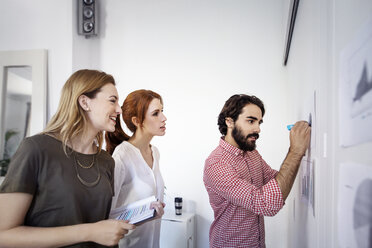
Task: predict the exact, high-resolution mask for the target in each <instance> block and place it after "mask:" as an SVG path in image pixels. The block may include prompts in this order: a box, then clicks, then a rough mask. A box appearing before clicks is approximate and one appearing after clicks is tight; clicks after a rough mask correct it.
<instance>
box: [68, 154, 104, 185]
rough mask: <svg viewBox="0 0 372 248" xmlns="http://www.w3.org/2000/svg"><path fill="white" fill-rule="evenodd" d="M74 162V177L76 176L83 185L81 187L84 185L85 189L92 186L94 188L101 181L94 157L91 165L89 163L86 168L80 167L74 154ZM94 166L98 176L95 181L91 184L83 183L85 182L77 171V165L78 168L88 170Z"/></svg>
mask: <svg viewBox="0 0 372 248" xmlns="http://www.w3.org/2000/svg"><path fill="white" fill-rule="evenodd" d="M74 161H75V171H76V176H77V178H78V179H79V181H80V183H81V184H83V185H85V186H87V187H93V186H96V185H97V184H98V182H99V180H100V179H101V172H100V171H99V167H98V163H95V155H94V156H93V161H92V163H91V164H90V165H88V166H84V165H82V164H81V163H80V162H79V161H78V160H77V158H76V155H75V153H74ZM94 164H95V165H96V168H97V174H98V176H97V179H96V180H95V181H93V182H87V181H85V180H84V179H83V178H82V177H81V176H80V174H79V171H78V165H79V166H80V167H82V168H84V169H89V168H91V167H93V165H94Z"/></svg>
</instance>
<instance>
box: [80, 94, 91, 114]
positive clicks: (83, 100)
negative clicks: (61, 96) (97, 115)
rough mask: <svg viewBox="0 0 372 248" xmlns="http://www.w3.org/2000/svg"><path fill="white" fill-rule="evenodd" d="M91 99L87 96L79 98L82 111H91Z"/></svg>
mask: <svg viewBox="0 0 372 248" xmlns="http://www.w3.org/2000/svg"><path fill="white" fill-rule="evenodd" d="M89 100H90V99H89V97H87V96H86V95H81V96H79V98H78V101H79V104H80V107H81V108H82V109H84V110H85V111H90V108H89Z"/></svg>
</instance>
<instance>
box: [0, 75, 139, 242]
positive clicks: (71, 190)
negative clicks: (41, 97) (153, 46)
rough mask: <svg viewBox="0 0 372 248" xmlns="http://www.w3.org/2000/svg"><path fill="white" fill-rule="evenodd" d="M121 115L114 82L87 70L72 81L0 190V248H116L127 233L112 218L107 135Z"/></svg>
mask: <svg viewBox="0 0 372 248" xmlns="http://www.w3.org/2000/svg"><path fill="white" fill-rule="evenodd" d="M120 113H121V109H120V106H119V104H118V93H117V90H116V87H115V81H114V78H113V77H112V76H111V75H108V74H106V73H104V72H100V71H95V70H80V71H77V72H75V73H74V74H72V75H71V76H70V78H69V79H68V80H67V82H66V83H65V85H64V87H63V89H62V94H61V99H60V103H59V107H58V110H57V112H56V114H55V115H54V116H53V117H52V119H51V120H50V122H49V123H48V125H47V127H46V129H45V130H44V132H42V133H41V134H38V135H34V136H32V137H29V138H26V139H25V140H23V141H22V143H21V145H20V146H19V148H18V150H17V152H16V153H15V155H14V156H13V158H12V161H11V163H10V166H9V171H8V174H7V176H6V178H5V180H4V182H3V183H2V185H1V186H0V247H12V248H14V247H28V248H29V247H38V248H40V247H63V246H68V247H105V246H113V245H116V244H117V243H118V241H119V240H120V239H121V238H123V236H124V235H125V234H126V233H127V232H128V230H130V229H133V228H135V227H134V226H133V225H131V224H128V223H126V222H123V221H117V220H106V219H107V218H108V216H109V212H110V206H111V200H112V197H113V195H114V188H113V187H114V175H113V174H114V160H113V159H112V157H111V156H110V155H109V154H108V153H107V152H106V151H104V150H101V147H102V142H103V134H102V132H103V131H107V132H112V131H114V130H115V123H116V118H117V117H118V116H119V114H120Z"/></svg>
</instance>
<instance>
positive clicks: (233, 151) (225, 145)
mask: <svg viewBox="0 0 372 248" xmlns="http://www.w3.org/2000/svg"><path fill="white" fill-rule="evenodd" d="M220 146H221V147H222V148H223V149H224V150H226V151H227V152H228V153H231V154H234V155H235V156H239V155H241V156H244V151H243V150H241V149H239V148H237V147H235V146H233V145H231V144H230V143H228V142H227V141H225V136H222V137H221V139H220Z"/></svg>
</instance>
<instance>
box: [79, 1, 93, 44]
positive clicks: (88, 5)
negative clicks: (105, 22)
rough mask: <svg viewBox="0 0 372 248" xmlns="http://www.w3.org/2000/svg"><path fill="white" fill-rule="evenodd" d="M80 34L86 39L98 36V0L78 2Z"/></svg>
mask: <svg viewBox="0 0 372 248" xmlns="http://www.w3.org/2000/svg"><path fill="white" fill-rule="evenodd" d="M77 2H78V34H80V35H85V37H89V36H93V35H97V34H98V16H97V13H98V8H97V3H96V0H77Z"/></svg>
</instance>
